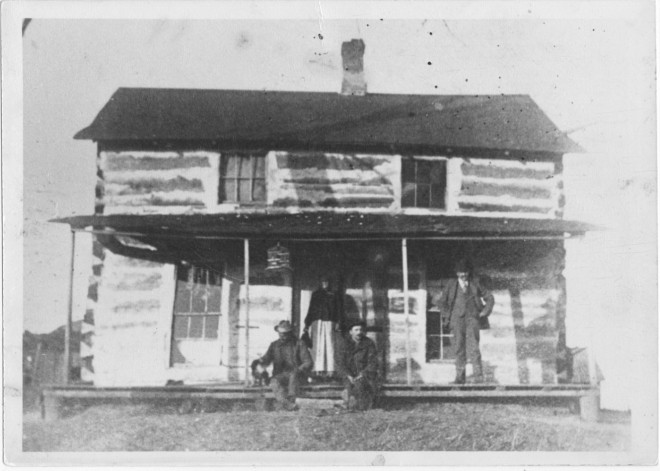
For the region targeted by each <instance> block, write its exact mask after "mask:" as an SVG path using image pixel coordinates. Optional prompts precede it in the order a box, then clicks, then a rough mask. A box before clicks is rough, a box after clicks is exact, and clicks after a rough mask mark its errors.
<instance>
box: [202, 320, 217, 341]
mask: <svg viewBox="0 0 660 471" xmlns="http://www.w3.org/2000/svg"><path fill="white" fill-rule="evenodd" d="M205 317H206V328H205V329H204V338H207V339H217V338H218V324H219V321H220V316H205Z"/></svg>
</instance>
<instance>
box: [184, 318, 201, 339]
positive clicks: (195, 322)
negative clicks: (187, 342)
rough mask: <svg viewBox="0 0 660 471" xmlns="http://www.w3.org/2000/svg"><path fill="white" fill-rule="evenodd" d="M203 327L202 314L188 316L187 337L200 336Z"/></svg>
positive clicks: (195, 337) (194, 337)
mask: <svg viewBox="0 0 660 471" xmlns="http://www.w3.org/2000/svg"><path fill="white" fill-rule="evenodd" d="M203 328H204V316H190V333H189V334H188V338H191V339H198V338H201V337H202V329H203Z"/></svg>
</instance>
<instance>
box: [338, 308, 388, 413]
mask: <svg viewBox="0 0 660 471" xmlns="http://www.w3.org/2000/svg"><path fill="white" fill-rule="evenodd" d="M366 330H367V325H366V324H365V322H364V321H361V320H355V321H353V322H351V323H349V331H348V338H346V339H345V340H344V341H343V342H342V345H341V348H340V349H339V355H338V361H337V369H338V371H339V373H340V374H341V376H342V379H343V381H344V388H345V389H344V392H343V393H342V397H343V398H344V401H345V404H346V407H347V408H348V409H349V410H353V409H358V410H368V409H370V408H371V406H372V405H373V401H374V398H375V396H376V393H377V392H378V351H377V350H376V344H375V343H374V342H373V340H371V339H369V338H367V337H366V336H365V333H366Z"/></svg>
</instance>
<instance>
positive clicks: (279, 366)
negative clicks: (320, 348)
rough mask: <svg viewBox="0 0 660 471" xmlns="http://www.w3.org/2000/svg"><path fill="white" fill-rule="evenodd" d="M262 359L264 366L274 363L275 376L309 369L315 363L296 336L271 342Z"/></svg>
mask: <svg viewBox="0 0 660 471" xmlns="http://www.w3.org/2000/svg"><path fill="white" fill-rule="evenodd" d="M260 361H261V363H262V364H263V365H264V366H268V365H270V364H271V363H272V364H273V376H277V375H278V374H280V373H289V372H293V371H301V372H303V371H309V370H310V369H311V368H312V365H313V361H312V356H311V355H310V354H309V350H307V347H306V346H305V344H303V343H302V342H301V341H299V340H297V339H296V338H295V337H291V338H288V339H277V340H276V341H274V342H273V343H271V344H270V346H269V347H268V351H267V352H266V354H265V355H264V356H262V357H261V358H260Z"/></svg>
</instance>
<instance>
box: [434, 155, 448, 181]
mask: <svg viewBox="0 0 660 471" xmlns="http://www.w3.org/2000/svg"><path fill="white" fill-rule="evenodd" d="M446 179H447V171H446V161H444V160H437V161H434V162H433V163H432V166H431V182H432V183H437V184H440V185H443V186H444V185H445V182H446Z"/></svg>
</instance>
